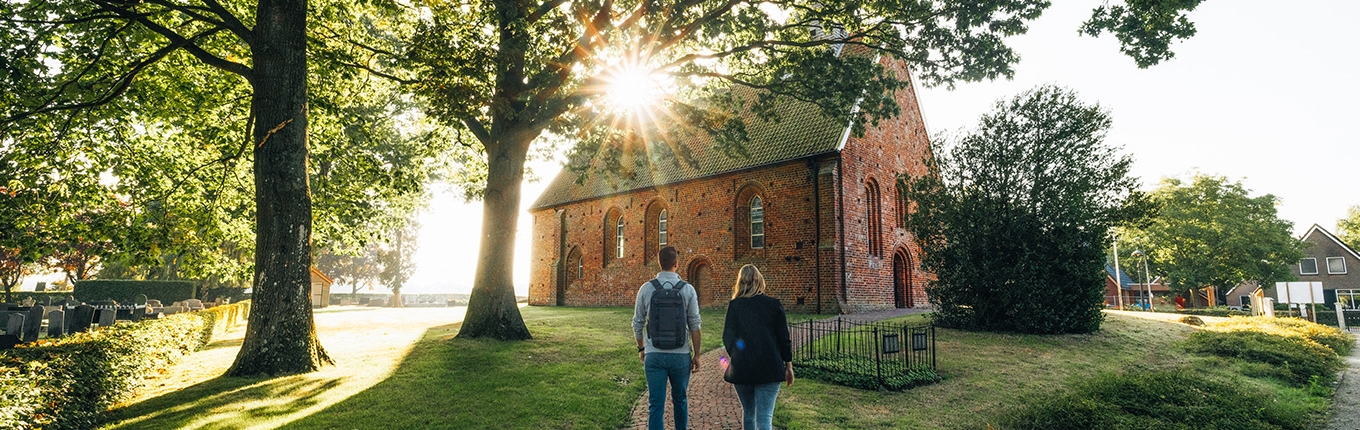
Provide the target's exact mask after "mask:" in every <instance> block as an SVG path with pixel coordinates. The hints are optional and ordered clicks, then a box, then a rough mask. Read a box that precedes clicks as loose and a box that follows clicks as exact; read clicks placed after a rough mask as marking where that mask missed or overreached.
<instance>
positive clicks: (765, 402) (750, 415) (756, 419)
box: [733, 382, 780, 430]
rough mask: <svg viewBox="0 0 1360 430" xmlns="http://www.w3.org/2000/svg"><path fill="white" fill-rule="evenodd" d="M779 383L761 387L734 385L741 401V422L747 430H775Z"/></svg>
mask: <svg viewBox="0 0 1360 430" xmlns="http://www.w3.org/2000/svg"><path fill="white" fill-rule="evenodd" d="M779 384H780V383H779V382H771V383H768V384H759V385H742V384H734V385H733V386H734V387H736V388H737V400H741V422H742V427H741V428H743V429H746V430H772V429H773V428H774V424H773V423H772V421H774V399H775V398H776V397H779Z"/></svg>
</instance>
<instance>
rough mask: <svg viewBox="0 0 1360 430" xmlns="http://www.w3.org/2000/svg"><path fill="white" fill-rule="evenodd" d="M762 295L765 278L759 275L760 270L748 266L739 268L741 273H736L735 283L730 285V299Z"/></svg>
mask: <svg viewBox="0 0 1360 430" xmlns="http://www.w3.org/2000/svg"><path fill="white" fill-rule="evenodd" d="M762 294H765V277H764V276H761V275H760V269H756V266H753V265H750V264H747V265H745V266H741V271H739V272H737V283H736V284H733V285H732V299H733V300H736V299H739V298H742V297H754V296H759V295H762Z"/></svg>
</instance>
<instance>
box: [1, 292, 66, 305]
mask: <svg viewBox="0 0 1360 430" xmlns="http://www.w3.org/2000/svg"><path fill="white" fill-rule="evenodd" d="M72 294H73V293H72V292H71V291H11V292H10V297H11V298H13V299H14V303H19V302H22V301H24V298H27V297H32V298H33V300H36V301H37V302H38V304H43V298H46V297H51V298H52V302H53V303H55V302H59V301H62V300H66V296H70V295H72ZM4 300H5V293H4V292H0V302H3V301H4Z"/></svg>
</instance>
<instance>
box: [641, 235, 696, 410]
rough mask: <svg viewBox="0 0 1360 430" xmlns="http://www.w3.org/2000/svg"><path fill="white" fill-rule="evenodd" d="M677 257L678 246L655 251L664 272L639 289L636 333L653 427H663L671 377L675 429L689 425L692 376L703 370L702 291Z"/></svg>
mask: <svg viewBox="0 0 1360 430" xmlns="http://www.w3.org/2000/svg"><path fill="white" fill-rule="evenodd" d="M676 260H677V255H676V251H675V247H672V246H665V247H662V248H661V251H660V252H658V255H657V261H658V262H660V263H661V272H660V273H657V274H656V279H653V280H651V281H647V282H646V283H643V284H642V287H641V288H639V289H638V294H637V305H636V306H635V307H634V308H633V337H635V338H637V347H638V358H639V359H641V360H642V364H643V369H645V370H646V374H647V400H648V406H649V407H648V415H647V428H648V429H649V430H663V429H664V428H665V425H664V421H665V417H666V383H667V382H669V383H670V387H671V403H672V404H673V406H674V407H675V430H686V429H687V428H688V426H689V398H688V393H689V375H690V373H692V372H697V371H698V370H699V354H700V351H699V345H702V343H700V339H701V336H700V334H699V322H700V321H699V296H698V294H696V293H695V292H694V287H693V286H690V285H689V284H687V283H685V281H682V280H680V275H679V274H676V273H675V266H676V263H677V261H676ZM687 340H692V342H688V343H687V342H686V341H687ZM691 352H693V353H694V355H693V356H691V355H690V353H691Z"/></svg>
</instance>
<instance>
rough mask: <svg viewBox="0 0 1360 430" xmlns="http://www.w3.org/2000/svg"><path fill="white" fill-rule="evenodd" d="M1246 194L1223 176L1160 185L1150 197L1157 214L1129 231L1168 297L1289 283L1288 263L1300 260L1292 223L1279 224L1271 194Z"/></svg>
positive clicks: (1198, 176)
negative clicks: (1140, 242) (1141, 245)
mask: <svg viewBox="0 0 1360 430" xmlns="http://www.w3.org/2000/svg"><path fill="white" fill-rule="evenodd" d="M1248 193H1249V190H1247V189H1246V188H1245V187H1243V186H1242V183H1241V182H1229V181H1228V179H1227V178H1225V177H1222V176H1211V175H1204V174H1199V173H1196V174H1195V175H1194V176H1192V177H1191V179H1190V182H1189V183H1188V184H1187V183H1186V182H1184V181H1182V180H1180V179H1175V178H1166V179H1163V180H1162V182H1161V185H1159V186H1158V187H1157V189H1156V190H1155V191H1153V193H1152V200H1153V201H1154V202H1155V203H1156V204H1157V206H1158V208H1159V211H1158V212H1157V214H1156V215H1155V216H1153V217H1152V222H1151V223H1150V225H1148V226H1147V228H1146V229H1141V230H1139V231H1137V232H1135V233H1134V234H1135V235H1137V236H1141V237H1144V238H1145V239H1144V240H1145V242H1144V245H1145V248H1144V249H1143V251H1144V252H1147V253H1148V255H1149V256H1150V258H1151V259H1152V262H1153V264H1152V268H1153V270H1154V273H1153V276H1157V275H1159V274H1160V275H1162V276H1164V277H1165V278H1166V280H1167V283H1168V284H1169V286H1170V287H1171V290H1172V293H1173V294H1182V293H1185V292H1187V291H1190V290H1197V289H1199V288H1202V287H1205V286H1214V287H1216V288H1217V289H1218V290H1219V291H1228V290H1230V289H1232V288H1233V287H1236V286H1237V285H1241V284H1242V283H1244V282H1247V281H1257V282H1259V283H1260V284H1261V285H1271V284H1273V283H1274V282H1278V281H1288V280H1292V279H1293V274H1292V272H1291V271H1290V265H1292V264H1296V263H1298V261H1299V259H1300V258H1303V245H1302V243H1301V242H1300V241H1299V240H1298V239H1297V238H1295V237H1294V236H1293V235H1292V233H1291V230H1292V228H1293V224H1292V223H1290V222H1289V221H1286V220H1282V219H1280V218H1279V216H1278V214H1277V213H1276V211H1275V206H1276V204H1277V203H1278V199H1276V198H1275V196H1273V195H1269V194H1266V195H1263V196H1259V197H1251V196H1249V195H1248Z"/></svg>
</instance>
